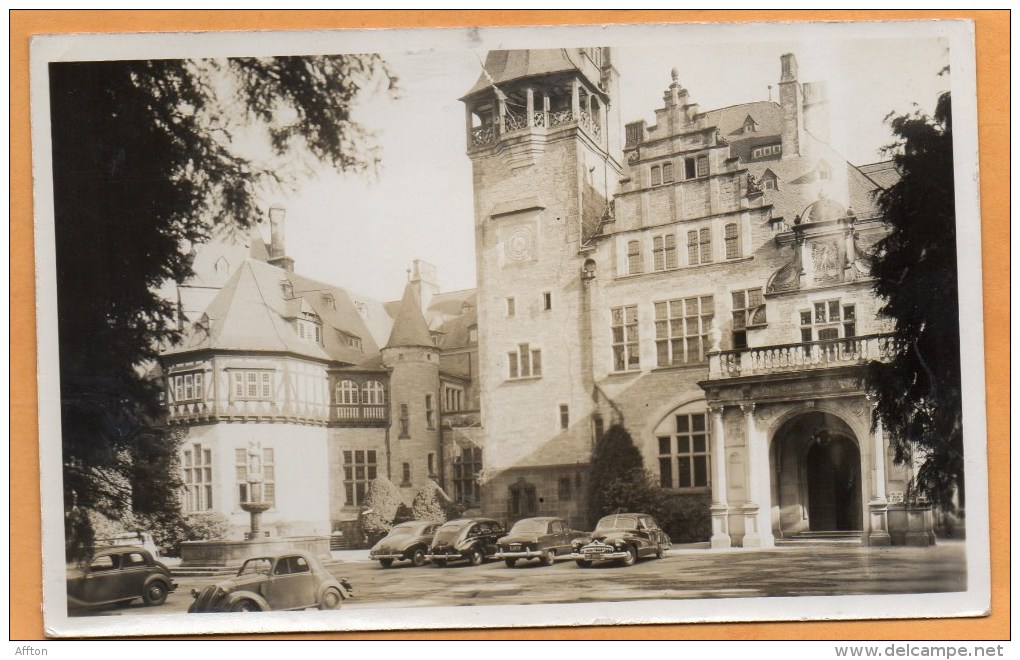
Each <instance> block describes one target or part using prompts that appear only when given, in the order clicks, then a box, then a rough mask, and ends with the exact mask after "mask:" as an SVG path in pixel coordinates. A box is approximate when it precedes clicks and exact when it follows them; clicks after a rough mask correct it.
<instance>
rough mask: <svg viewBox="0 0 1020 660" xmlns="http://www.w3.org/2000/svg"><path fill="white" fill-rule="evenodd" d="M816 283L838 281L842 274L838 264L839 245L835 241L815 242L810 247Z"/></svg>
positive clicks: (840, 266)
mask: <svg viewBox="0 0 1020 660" xmlns="http://www.w3.org/2000/svg"><path fill="white" fill-rule="evenodd" d="M811 260H812V261H813V262H814V273H815V281H816V282H830V281H834V280H839V278H840V275H841V274H842V272H843V267H842V264H840V263H839V261H840V258H839V245H837V243H836V242H835V241H817V242H815V243H813V244H812V245H811Z"/></svg>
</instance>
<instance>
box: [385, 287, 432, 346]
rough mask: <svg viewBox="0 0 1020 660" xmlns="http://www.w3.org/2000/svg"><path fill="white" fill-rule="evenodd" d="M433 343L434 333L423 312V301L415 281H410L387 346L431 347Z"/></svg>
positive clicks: (405, 289) (405, 288)
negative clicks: (416, 288)
mask: <svg viewBox="0 0 1020 660" xmlns="http://www.w3.org/2000/svg"><path fill="white" fill-rule="evenodd" d="M432 345H433V344H432V333H431V332H430V331H429V324H428V323H427V322H426V321H425V316H424V315H423V314H422V313H421V302H420V301H419V300H418V295H417V294H416V292H415V289H414V283H412V282H408V283H407V286H406V287H404V297H403V298H402V299H401V300H400V309H399V310H398V311H397V318H396V319H395V320H394V321H393V330H391V331H390V340H389V341H388V342H386V348H395V347H397V346H427V347H430V348H431V347H432Z"/></svg>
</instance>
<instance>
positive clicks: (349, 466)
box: [341, 449, 379, 507]
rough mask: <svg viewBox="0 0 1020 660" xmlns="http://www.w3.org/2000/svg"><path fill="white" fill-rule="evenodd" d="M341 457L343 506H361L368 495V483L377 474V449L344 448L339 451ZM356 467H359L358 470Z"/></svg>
mask: <svg viewBox="0 0 1020 660" xmlns="http://www.w3.org/2000/svg"><path fill="white" fill-rule="evenodd" d="M359 454H360V456H359ZM341 458H342V459H343V465H342V468H341V469H342V470H343V477H344V478H343V482H344V503H345V506H348V507H356V506H362V505H364V503H365V498H366V497H367V496H368V487H369V484H371V482H372V481H374V480H375V479H376V477H378V475H379V454H378V451H377V450H375V449H345V450H343V452H342V453H341ZM358 468H361V470H360V472H359V470H358ZM359 475H360V476H359Z"/></svg>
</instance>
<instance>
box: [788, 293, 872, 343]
mask: <svg viewBox="0 0 1020 660" xmlns="http://www.w3.org/2000/svg"><path fill="white" fill-rule="evenodd" d="M833 305H835V308H836V310H837V311H838V312H839V316H838V317H837V318H836V319H835V320H833V315H832V310H833ZM819 306H822V310H823V315H822V316H821V320H819V314H818V312H819ZM805 314H807V315H809V317H810V323H805V316H804V315H805ZM797 320H798V321H799V324H798V327H799V328H800V342H801V343H802V344H803V343H810V342H815V341H835V340H840V339H852V338H854V337H856V336H858V335H857V303H856V302H849V301H844V300H843V299H842V298H827V299H825V300H814V301H811V306H810V307H809V308H806V309H805V308H801V309H799V310H797ZM833 329H834V330H836V333H837V336H836V337H829V338H826V339H820V338H819V335H820V333H821V332H823V331H827V330H833ZM805 337H809V338H808V339H805Z"/></svg>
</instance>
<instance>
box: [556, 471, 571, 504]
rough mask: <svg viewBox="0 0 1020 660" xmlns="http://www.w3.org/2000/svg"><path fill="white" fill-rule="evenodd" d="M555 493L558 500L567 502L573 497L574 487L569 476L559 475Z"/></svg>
mask: <svg viewBox="0 0 1020 660" xmlns="http://www.w3.org/2000/svg"><path fill="white" fill-rule="evenodd" d="M557 495H558V497H559V499H560V502H569V501H570V500H572V499H573V495H574V489H573V484H572V483H571V479H570V477H560V479H559V484H558V488H557Z"/></svg>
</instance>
